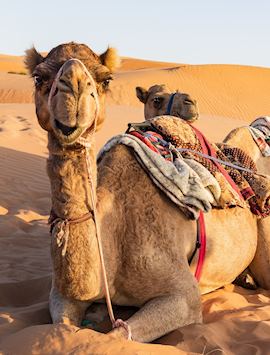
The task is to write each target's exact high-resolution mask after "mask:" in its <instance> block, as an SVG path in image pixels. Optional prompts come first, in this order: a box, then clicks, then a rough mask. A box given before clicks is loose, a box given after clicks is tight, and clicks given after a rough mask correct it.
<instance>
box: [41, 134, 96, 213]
mask: <svg viewBox="0 0 270 355" xmlns="http://www.w3.org/2000/svg"><path fill="white" fill-rule="evenodd" d="M48 148H49V158H48V161H47V171H48V175H49V178H50V182H51V195H52V209H53V211H54V213H55V214H56V215H57V216H58V217H60V218H63V219H76V218H79V217H81V216H83V215H84V214H85V213H87V212H89V211H92V209H93V206H92V202H91V196H90V194H91V193H92V192H91V190H90V184H89V179H88V172H87V164H86V151H85V150H86V149H87V150H88V153H89V157H90V162H91V172H90V173H91V180H92V183H93V190H94V193H95V192H96V174H97V173H96V157H95V142H94V141H93V142H91V147H90V148H81V147H80V146H78V147H77V148H75V149H71V148H69V147H68V148H65V147H62V146H60V145H59V144H58V142H57V141H55V140H54V137H52V136H51V137H50V135H49V143H48Z"/></svg>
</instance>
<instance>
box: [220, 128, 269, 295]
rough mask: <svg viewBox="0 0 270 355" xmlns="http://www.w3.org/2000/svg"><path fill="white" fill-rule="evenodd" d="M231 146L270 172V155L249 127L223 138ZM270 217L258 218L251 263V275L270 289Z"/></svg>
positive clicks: (265, 171) (266, 171)
mask: <svg viewBox="0 0 270 355" xmlns="http://www.w3.org/2000/svg"><path fill="white" fill-rule="evenodd" d="M223 142H224V143H227V144H229V145H231V146H234V147H238V148H241V149H243V150H244V152H246V153H247V154H249V156H250V157H251V158H252V159H253V161H254V162H255V164H256V166H257V169H258V172H259V173H261V174H265V175H269V174H270V157H269V156H263V155H262V152H261V150H260V148H259V147H258V145H257V144H256V143H255V141H254V139H253V137H252V135H251V133H250V130H249V128H248V127H246V126H245V127H238V128H235V129H234V130H232V131H231V132H230V133H229V134H228V135H227V136H226V137H225V139H224V140H223ZM269 268H270V217H266V218H263V219H258V245H257V249H256V254H255V257H254V259H253V261H252V263H251V264H250V265H249V270H250V272H251V276H252V277H253V278H254V279H255V281H256V283H257V284H258V285H260V286H261V287H263V288H265V289H267V290H269V289H270V275H269Z"/></svg>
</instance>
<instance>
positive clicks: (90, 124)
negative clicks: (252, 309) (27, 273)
mask: <svg viewBox="0 0 270 355" xmlns="http://www.w3.org/2000/svg"><path fill="white" fill-rule="evenodd" d="M29 56H30V57H29ZM32 56H34V58H32ZM36 56H37V58H36ZM39 56H40V54H36V53H35V51H31V52H30V53H28V56H27V59H26V63H31V64H30V65H29V66H28V68H29V70H30V73H31V75H32V76H33V78H34V79H35V86H36V88H35V104H36V112H37V117H38V120H39V123H40V125H41V127H42V128H45V129H46V130H47V131H48V142H49V143H48V149H49V158H48V162H47V171H48V175H49V178H50V182H51V195H52V196H51V197H52V209H53V211H54V212H55V214H56V215H57V216H58V217H60V218H61V219H66V218H67V219H73V218H78V217H80V216H82V215H83V214H85V213H86V212H88V211H90V212H91V211H92V209H93V206H92V203H91V198H90V197H91V196H90V194H91V193H92V192H91V190H90V187H89V183H88V175H87V169H86V163H85V149H88V151H89V154H90V157H91V158H90V160H91V166H92V171H91V176H92V180H93V185H94V195H95V196H94V197H96V201H97V206H96V207H97V212H98V221H99V225H100V234H101V239H102V244H103V250H104V258H105V265H106V270H107V276H108V283H109V289H110V294H111V298H112V302H113V303H114V304H116V305H134V306H138V307H140V309H139V311H137V312H136V313H135V314H134V315H132V316H131V317H130V318H129V319H128V320H127V322H128V324H129V326H130V328H131V332H132V338H133V339H134V340H136V341H140V342H150V341H152V340H154V339H156V338H158V337H161V336H162V335H164V334H167V333H169V332H171V331H172V330H174V329H177V328H179V327H182V326H184V325H187V324H191V323H199V322H201V321H202V314H201V303H200V294H201V293H207V292H210V291H212V290H215V289H217V288H219V287H222V286H224V285H226V284H229V283H230V282H232V281H233V280H234V279H235V278H236V276H237V275H239V274H240V273H241V272H242V271H243V270H244V269H245V268H246V267H247V266H248V265H250V263H251V262H252V260H253V257H254V255H255V252H256V246H257V221H256V218H255V217H254V216H253V215H252V214H251V212H250V211H249V209H245V208H240V207H236V208H232V209H227V210H219V209H213V210H211V211H210V212H209V213H206V214H205V222H206V231H207V250H206V261H205V265H204V268H203V273H202V278H201V280H200V283H199V284H198V283H197V281H196V280H195V278H194V271H195V267H196V262H197V255H196V257H195V258H194V261H193V262H192V264H191V266H189V264H188V260H189V258H190V256H191V254H192V253H193V250H194V247H195V243H196V230H197V229H196V221H194V220H190V219H188V218H187V217H186V216H185V215H184V214H182V213H179V208H178V207H177V206H176V205H175V204H174V203H173V202H172V201H171V200H170V199H169V198H168V197H167V196H166V195H165V194H164V193H163V192H162V191H160V190H159V189H158V188H157V187H156V186H155V185H154V184H153V182H152V181H151V179H150V178H149V176H148V175H147V174H146V172H145V171H144V170H143V168H142V167H141V165H140V164H139V163H138V161H137V159H136V158H135V156H134V154H133V152H132V151H131V150H130V149H129V148H128V147H126V146H124V145H116V146H115V147H113V148H112V149H111V150H110V151H109V152H108V153H106V154H105V155H104V157H103V158H102V159H101V161H100V162H99V164H98V166H97V165H96V150H95V135H94V132H93V129H94V127H95V125H94V120H96V121H97V124H98V126H100V125H101V123H102V121H103V120H104V99H105V92H106V88H107V87H108V81H109V80H110V79H111V78H112V70H111V69H112V66H111V65H110V68H109V67H106V59H105V58H104V56H103V57H101V58H102V59H101V58H100V57H99V56H98V55H96V54H95V53H94V52H92V51H91V50H90V49H89V48H88V47H87V46H85V45H80V44H76V43H68V44H62V45H60V46H58V47H56V48H54V49H53V50H52V51H51V52H50V53H49V54H48V55H47V56H46V57H44V58H43V59H42V62H41V63H39ZM70 58H78V59H79V60H81V61H82V62H83V64H84V65H85V66H86V68H87V70H88V71H89V73H90V75H91V78H92V79H93V80H94V81H95V85H93V83H92V80H90V77H89V76H88V75H86V73H85V70H84V68H83V66H82V64H80V63H79V62H78V61H75V60H69V59H70ZM35 62H36V63H39V64H37V66H36V67H35V68H34V65H32V64H33V63H35ZM63 63H64V66H63V67H62V72H61V75H59V77H58V79H57V81H56V86H57V90H56V91H55V92H54V95H53V96H52V98H51V106H50V108H49V107H48V95H49V91H50V88H51V86H52V84H53V81H54V79H55V77H56V75H57V73H58V70H59V68H60V67H61V66H62V64H63ZM95 93H97V95H98V98H99V105H100V109H99V113H98V115H97V102H96V101H95V100H94V97H95ZM74 137H75V138H74ZM81 137H82V138H85V139H89V140H90V142H91V145H90V147H89V148H84V147H82V146H81V145H80V144H79V143H78V139H79V138H81ZM95 185H96V188H95ZM243 236H244V237H243ZM51 250H52V261H53V284H52V289H51V293H50V301H49V304H50V313H51V316H52V320H53V322H54V323H61V322H63V323H68V324H75V325H77V326H80V324H81V321H82V318H83V317H84V314H85V310H86V309H87V307H88V306H89V305H90V304H91V303H92V302H93V301H96V300H102V299H104V287H103V280H102V277H101V272H100V259H99V254H98V250H97V240H96V227H95V223H94V220H93V218H90V219H89V220H87V221H85V222H82V223H78V224H73V225H70V234H69V240H68V244H67V251H66V254H65V256H64V257H63V256H62V253H61V247H58V245H57V244H56V241H55V240H54V239H52V242H51ZM112 332H113V333H114V334H115V336H119V337H125V336H126V331H125V330H124V329H123V328H116V329H113V330H112Z"/></svg>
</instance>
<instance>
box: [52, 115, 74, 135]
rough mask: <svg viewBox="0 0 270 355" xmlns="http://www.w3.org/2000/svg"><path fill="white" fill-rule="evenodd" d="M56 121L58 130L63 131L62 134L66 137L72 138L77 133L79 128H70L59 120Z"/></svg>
mask: <svg viewBox="0 0 270 355" xmlns="http://www.w3.org/2000/svg"><path fill="white" fill-rule="evenodd" d="M54 121H55V125H56V127H57V128H58V129H60V130H61V132H62V133H63V134H64V135H65V136H70V135H71V134H72V133H73V132H75V131H76V129H77V127H69V126H66V125H64V124H63V123H61V122H60V121H58V120H56V119H55V120H54Z"/></svg>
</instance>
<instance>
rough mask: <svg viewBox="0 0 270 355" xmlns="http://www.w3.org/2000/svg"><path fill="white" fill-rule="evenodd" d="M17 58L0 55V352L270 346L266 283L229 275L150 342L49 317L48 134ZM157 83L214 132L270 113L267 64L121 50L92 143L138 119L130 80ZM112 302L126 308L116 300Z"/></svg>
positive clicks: (259, 350)
mask: <svg viewBox="0 0 270 355" xmlns="http://www.w3.org/2000/svg"><path fill="white" fill-rule="evenodd" d="M22 61H23V58H22V57H15V56H6V55H0V172H1V179H0V196H1V197H0V341H1V344H0V353H3V354H12V355H13V354H16V355H17V354H18V355H21V354H25V355H26V354H27V355H29V354H46V355H47V354H185V353H195V354H243V355H246V354H268V353H270V339H269V332H270V291H265V290H262V289H258V290H256V291H248V290H244V289H242V288H240V287H237V286H234V285H227V286H226V287H224V288H222V289H220V290H217V291H215V292H212V293H211V294H209V295H205V296H203V297H202V303H203V315H204V323H203V324H200V325H190V326H187V327H183V328H181V329H180V330H177V331H174V332H172V333H171V334H168V335H166V336H164V337H163V338H161V339H159V340H158V341H156V344H139V343H136V342H128V341H120V340H116V339H114V338H113V337H112V336H109V335H104V334H101V333H97V332H95V331H93V330H89V329H81V330H79V329H78V328H75V327H70V326H65V325H51V324H50V322H51V320H50V315H49V310H48V294H49V290H50V282H51V261H50V252H49V245H50V237H49V233H48V226H47V224H46V221H47V218H48V213H49V210H50V187H49V181H48V178H47V175H46V169H45V163H46V156H47V148H46V142H47V137H46V133H45V132H44V131H42V130H41V128H40V127H39V125H38V123H37V121H36V117H35V109H34V105H33V95H32V82H31V80H30V79H29V78H28V77H27V76H26V75H21V74H8V72H9V71H15V72H21V71H23V70H24V69H23V64H22ZM163 83H166V84H167V85H168V86H169V87H170V88H171V89H176V88H178V89H179V90H180V91H186V92H188V93H190V94H191V95H193V96H194V97H195V98H196V99H197V101H198V104H199V108H200V112H201V118H200V121H199V122H198V123H197V127H199V128H200V129H201V130H202V131H203V132H204V133H205V135H206V136H208V138H209V139H210V140H212V141H221V140H222V139H223V138H224V137H225V135H226V134H227V133H228V132H229V131H230V130H231V129H233V128H235V127H238V126H242V125H245V124H248V123H249V122H250V121H251V120H253V119H254V118H255V117H257V116H260V115H266V114H269V113H270V101H269V98H268V95H269V92H270V69H267V68H258V67H248V66H233V65H230V66H228V65H186V64H185V65H184V64H175V63H162V62H150V61H145V60H137V59H133V58H124V59H123V67H122V69H121V70H120V71H119V72H118V73H116V75H115V80H114V82H113V84H112V90H111V93H110V94H109V95H108V100H107V103H108V107H107V120H106V122H105V124H104V127H103V128H102V130H101V131H100V132H98V134H97V143H98V147H101V146H102V145H103V144H104V143H105V142H106V140H107V139H109V138H110V137H111V136H113V135H115V134H117V133H121V132H123V131H125V129H126V126H127V123H128V122H136V121H137V122H139V121H142V120H143V107H142V104H141V103H140V102H139V101H138V100H137V98H136V96H135V87H136V86H138V85H140V86H144V87H149V86H150V85H153V84H163ZM116 311H117V313H119V314H122V315H124V316H127V315H128V314H130V313H129V311H128V312H127V311H126V310H123V309H121V308H120V309H119V308H118V309H117V310H116ZM105 323H106V321H105ZM106 324H107V325H106ZM106 324H105V325H104V328H103V329H105V328H106V327H108V322H107V323H106Z"/></svg>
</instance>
